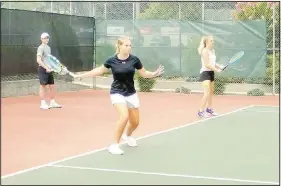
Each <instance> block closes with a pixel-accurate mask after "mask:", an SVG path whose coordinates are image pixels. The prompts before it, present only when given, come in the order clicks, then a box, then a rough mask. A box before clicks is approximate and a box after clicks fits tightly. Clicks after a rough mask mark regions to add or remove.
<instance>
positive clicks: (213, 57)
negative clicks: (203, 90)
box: [200, 48, 217, 74]
mask: <svg viewBox="0 0 281 186" xmlns="http://www.w3.org/2000/svg"><path fill="white" fill-rule="evenodd" d="M203 50H207V51H208V53H209V63H210V64H211V65H212V66H213V67H215V65H216V59H217V57H216V54H215V50H214V49H213V50H209V49H207V48H204V49H203ZM202 53H203V52H202ZM204 71H213V70H211V69H209V68H207V67H206V66H205V64H204V59H203V56H202V54H201V69H200V74H201V73H202V72H204Z"/></svg>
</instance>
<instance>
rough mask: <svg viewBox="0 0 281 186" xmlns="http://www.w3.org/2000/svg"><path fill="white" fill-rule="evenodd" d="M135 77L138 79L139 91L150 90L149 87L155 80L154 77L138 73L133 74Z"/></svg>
mask: <svg viewBox="0 0 281 186" xmlns="http://www.w3.org/2000/svg"><path fill="white" fill-rule="evenodd" d="M135 78H136V79H137V81H138V84H139V88H140V91H141V92H151V89H152V88H153V87H154V85H155V83H156V80H155V79H154V78H143V77H141V76H140V75H139V73H136V74H135Z"/></svg>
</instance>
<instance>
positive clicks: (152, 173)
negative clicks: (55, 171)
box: [49, 165, 279, 185]
mask: <svg viewBox="0 0 281 186" xmlns="http://www.w3.org/2000/svg"><path fill="white" fill-rule="evenodd" d="M49 167H56V168H69V169H79V170H92V171H103V172H117V173H130V174H142V175H155V176H167V177H180V178H195V179H207V180H220V181H233V182H244V183H260V184H275V185H279V183H278V182H270V181H259V180H243V179H236V178H221V177H208V176H195V175H188V174H168V173H160V172H142V171H132V170H119V169H104V168H93V167H77V166H65V165H49Z"/></svg>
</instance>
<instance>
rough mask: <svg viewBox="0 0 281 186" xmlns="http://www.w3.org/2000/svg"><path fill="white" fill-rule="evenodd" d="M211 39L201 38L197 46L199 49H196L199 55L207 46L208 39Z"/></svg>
mask: <svg viewBox="0 0 281 186" xmlns="http://www.w3.org/2000/svg"><path fill="white" fill-rule="evenodd" d="M211 38H213V37H212V36H203V37H202V38H201V41H200V44H199V47H198V53H199V54H200V55H201V53H202V51H203V49H204V48H205V47H206V46H207V41H208V40H209V39H211Z"/></svg>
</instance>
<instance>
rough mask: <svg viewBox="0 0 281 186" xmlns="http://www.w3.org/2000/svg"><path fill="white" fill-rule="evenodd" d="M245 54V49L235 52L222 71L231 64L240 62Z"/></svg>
mask: <svg viewBox="0 0 281 186" xmlns="http://www.w3.org/2000/svg"><path fill="white" fill-rule="evenodd" d="M243 55H244V51H240V52H237V53H236V54H234V56H232V58H231V59H230V60H229V62H228V64H227V65H226V66H225V67H224V68H223V69H222V71H223V70H225V69H226V68H227V67H228V66H229V65H232V64H233V63H236V62H238V61H239V60H240V59H241V58H242V57H243Z"/></svg>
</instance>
